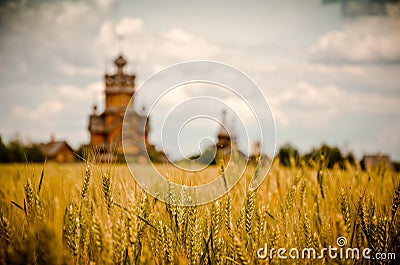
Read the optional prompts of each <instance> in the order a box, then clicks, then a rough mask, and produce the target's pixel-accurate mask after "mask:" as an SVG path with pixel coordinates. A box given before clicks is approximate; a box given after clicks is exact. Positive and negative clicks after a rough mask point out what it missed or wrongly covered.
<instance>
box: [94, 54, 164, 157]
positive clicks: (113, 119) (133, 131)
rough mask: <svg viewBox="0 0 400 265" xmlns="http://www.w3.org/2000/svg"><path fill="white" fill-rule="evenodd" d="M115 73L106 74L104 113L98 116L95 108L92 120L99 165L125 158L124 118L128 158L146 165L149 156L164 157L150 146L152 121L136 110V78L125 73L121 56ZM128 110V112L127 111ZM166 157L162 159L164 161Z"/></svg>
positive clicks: (123, 60)
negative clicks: (123, 144)
mask: <svg viewBox="0 0 400 265" xmlns="http://www.w3.org/2000/svg"><path fill="white" fill-rule="evenodd" d="M114 64H115V66H116V71H115V72H114V73H107V74H106V75H105V76H104V80H105V91H104V93H105V110H104V111H103V112H102V113H100V114H97V107H96V106H94V108H93V113H92V114H91V115H90V117H89V127H88V129H89V133H90V146H91V147H92V148H93V150H94V152H95V154H96V156H98V157H99V159H100V161H103V162H105V161H113V160H115V159H116V158H118V159H121V158H123V157H124V149H123V147H122V130H123V121H124V117H126V120H128V121H129V122H128V123H127V126H125V129H127V130H129V133H126V132H124V134H125V135H126V138H127V142H128V143H129V144H128V145H127V146H125V149H126V150H125V154H126V153H129V155H130V157H133V158H134V159H135V160H136V161H145V160H146V156H147V154H148V153H150V154H157V156H161V155H160V152H157V151H156V150H155V147H154V145H151V144H149V142H148V135H149V132H150V123H149V119H148V117H146V116H143V115H141V114H139V113H138V112H136V111H135V110H134V108H133V107H134V102H132V103H131V104H132V105H129V103H130V100H133V101H134V97H133V95H134V93H135V75H133V74H132V75H131V74H128V73H126V72H125V71H124V67H125V65H126V64H127V61H126V60H125V58H124V57H123V56H122V55H119V56H118V57H117V58H116V59H115V60H114ZM128 107H129V109H128V111H126V110H127V108H128ZM164 158H165V155H163V158H162V159H161V160H163V159H164Z"/></svg>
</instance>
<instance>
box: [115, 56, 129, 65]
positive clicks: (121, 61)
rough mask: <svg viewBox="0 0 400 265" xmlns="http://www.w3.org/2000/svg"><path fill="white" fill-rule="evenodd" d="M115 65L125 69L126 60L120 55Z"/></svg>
mask: <svg viewBox="0 0 400 265" xmlns="http://www.w3.org/2000/svg"><path fill="white" fill-rule="evenodd" d="M114 63H115V65H116V66H118V68H119V67H124V66H125V65H126V60H125V58H124V57H123V56H122V55H121V54H120V55H119V56H118V57H117V58H116V59H115V60H114Z"/></svg>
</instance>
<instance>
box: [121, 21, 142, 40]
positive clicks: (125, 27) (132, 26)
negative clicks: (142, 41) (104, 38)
mask: <svg viewBox="0 0 400 265" xmlns="http://www.w3.org/2000/svg"><path fill="white" fill-rule="evenodd" d="M142 27H143V21H142V20H140V19H139V18H133V17H124V18H123V19H122V20H121V21H120V22H119V23H118V24H117V26H116V27H115V31H116V33H117V35H123V36H126V35H130V34H133V33H137V32H139V31H140V30H141V29H142Z"/></svg>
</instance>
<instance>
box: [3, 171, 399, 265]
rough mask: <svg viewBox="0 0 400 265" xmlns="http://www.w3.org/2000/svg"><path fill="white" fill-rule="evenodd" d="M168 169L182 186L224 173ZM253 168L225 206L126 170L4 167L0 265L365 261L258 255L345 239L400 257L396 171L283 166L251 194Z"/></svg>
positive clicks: (227, 197) (222, 201)
mask: <svg viewBox="0 0 400 265" xmlns="http://www.w3.org/2000/svg"><path fill="white" fill-rule="evenodd" d="M145 167H146V166H145V165H138V166H137V167H135V170H136V171H137V172H146V170H147V169H146V168H145ZM159 170H160V171H163V172H168V176H170V177H171V178H173V179H175V180H176V181H177V182H180V183H186V182H187V181H188V178H189V181H190V183H200V182H201V183H203V182H204V180H205V179H212V178H214V177H215V174H216V173H217V172H218V170H220V172H221V169H220V168H218V167H215V168H211V169H209V170H208V171H206V173H194V174H192V175H190V174H188V175H182V173H178V172H177V169H176V168H173V167H168V166H166V165H161V166H159ZM253 174H254V168H253V167H250V168H249V169H248V170H247V171H246V172H245V174H244V177H243V178H242V179H241V181H240V183H239V184H238V185H237V186H235V187H234V188H233V189H232V190H231V191H230V192H229V193H227V194H226V195H225V196H223V197H222V198H220V199H219V200H217V201H214V202H211V203H209V204H206V205H202V206H196V207H194V206H191V207H180V206H175V205H169V204H166V203H164V202H161V201H159V200H156V199H154V198H153V197H151V196H149V195H147V194H146V193H144V192H143V191H142V190H141V188H140V187H139V186H137V185H136V184H135V182H134V180H133V178H132V177H131V176H130V174H129V171H128V169H127V167H126V166H124V165H90V166H89V165H86V164H52V163H48V164H47V165H46V166H45V167H43V165H39V164H16V165H0V181H1V183H2V185H1V186H0V264H281V263H283V264H303V263H305V264H331V263H332V262H333V263H335V264H368V263H366V261H365V260H363V259H360V260H344V259H337V260H331V259H329V258H328V257H327V256H325V257H324V258H322V259H317V260H292V259H288V260H279V259H278V258H277V257H274V258H272V259H269V258H267V259H259V258H258V257H257V255H256V252H257V250H258V249H259V248H260V247H264V245H265V244H267V245H268V247H269V248H272V247H274V248H286V249H290V248H294V247H296V248H299V249H301V248H310V247H313V248H315V249H316V250H317V251H319V250H321V249H322V248H324V247H327V246H329V245H332V246H336V239H337V237H339V236H344V237H346V239H347V240H348V243H347V245H346V247H359V248H361V249H362V248H366V247H369V248H371V249H372V252H373V253H377V252H393V253H396V257H397V259H399V258H400V253H399V247H400V246H399V244H400V243H399V242H400V234H399V231H400V217H399V215H400V214H399V210H398V208H399V205H400V178H399V174H398V173H394V172H392V171H390V170H388V169H382V168H380V169H377V170H375V171H373V172H368V173H367V172H362V171H360V170H358V169H353V168H348V169H346V170H340V169H333V170H327V169H326V168H324V167H323V166H319V167H317V168H316V169H310V168H307V167H305V166H302V167H298V168H289V169H288V168H283V167H281V166H279V164H278V163H274V164H273V166H272V168H271V170H270V172H269V175H268V178H267V179H266V180H265V181H264V183H263V184H262V185H261V186H260V187H259V188H258V189H257V190H255V191H252V190H251V189H248V187H249V180H250V179H251V178H252V176H253ZM389 262H390V260H386V261H381V263H382V264H388V263H389ZM392 262H395V261H392ZM393 264H395V263H393Z"/></svg>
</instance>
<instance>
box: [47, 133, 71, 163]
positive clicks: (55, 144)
mask: <svg viewBox="0 0 400 265" xmlns="http://www.w3.org/2000/svg"><path fill="white" fill-rule="evenodd" d="M39 147H40V148H41V149H42V151H43V153H44V155H45V157H46V159H47V160H48V161H55V162H74V161H76V155H75V153H74V150H73V149H72V148H71V146H70V145H69V144H68V143H67V142H66V141H55V140H54V138H52V139H51V140H50V142H48V143H45V144H39Z"/></svg>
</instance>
